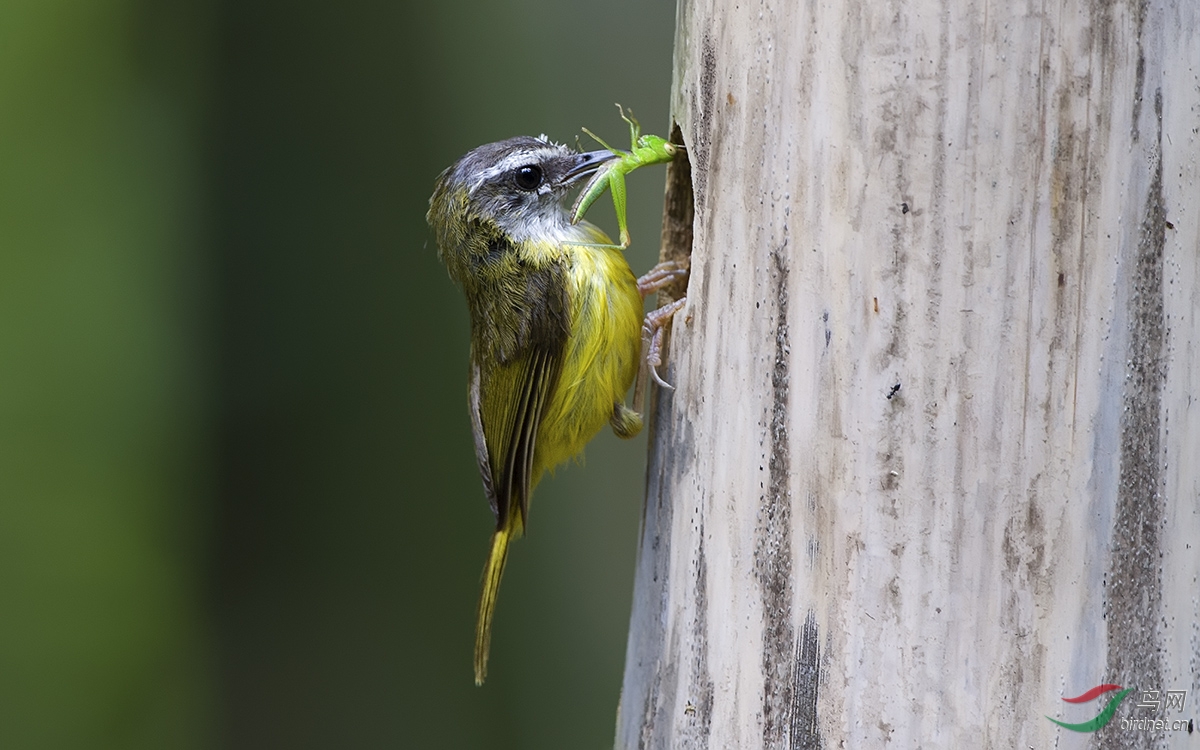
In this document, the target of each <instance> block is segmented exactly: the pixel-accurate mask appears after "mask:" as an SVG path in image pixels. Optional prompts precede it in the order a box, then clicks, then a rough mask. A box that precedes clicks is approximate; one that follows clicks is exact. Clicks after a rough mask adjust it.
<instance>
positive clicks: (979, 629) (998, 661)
mask: <svg viewBox="0 0 1200 750" xmlns="http://www.w3.org/2000/svg"><path fill="white" fill-rule="evenodd" d="M1198 8H1200V6H1198V5H1197V4H1196V3H1193V2H1185V1H1182V0H1181V1H1179V2H1174V3H1172V2H1153V1H1152V2H1143V3H1140V4H1139V3H1137V2H1128V3H1126V2H1114V3H1095V2H1082V1H1080V0H1068V1H1066V2H1062V3H1060V4H1051V6H1050V7H1046V6H1045V5H1044V4H1043V5H1042V6H1034V5H1028V4H1022V3H1013V4H1009V3H998V4H996V3H991V4H985V3H977V2H966V3H961V4H960V3H944V4H942V3H933V2H925V1H922V0H892V1H891V2H854V1H851V2H842V3H810V4H799V3H787V2H782V1H781V0H768V1H767V2H761V3H741V4H733V3H717V2H712V0H700V1H698V2H695V3H688V2H683V3H682V4H681V5H680V10H679V18H678V29H677V39H676V56H675V60H676V71H675V84H674V90H673V101H672V108H673V112H674V118H675V120H676V122H677V123H678V129H679V130H678V132H679V134H680V135H681V137H682V141H683V142H684V143H685V144H686V146H687V154H688V156H689V159H690V180H691V185H692V186H694V209H695V218H694V221H691V222H689V221H688V219H689V216H688V211H689V210H690V206H688V205H687V204H688V201H687V200H686V195H687V191H688V189H689V186H688V177H689V170H688V168H687V166H686V165H683V164H679V163H677V164H676V165H673V170H672V176H671V177H670V178H669V185H668V214H669V216H668V226H667V228H666V229H665V230H664V238H665V239H666V242H665V253H666V254H667V255H670V254H672V253H681V252H687V250H688V248H687V244H688V243H690V244H691V248H692V276H691V279H690V281H689V282H688V296H689V301H688V304H687V306H686V307H685V308H684V310H683V311H682V312H681V313H680V314H679V315H678V316H677V317H676V320H675V323H674V328H673V331H672V339H671V343H670V352H669V355H668V357H669V362H670V365H669V368H668V375H667V379H668V380H670V381H671V382H673V383H674V384H675V387H676V390H675V391H674V392H673V393H671V392H660V393H659V394H658V396H657V401H656V403H655V404H654V406H653V425H652V429H653V432H652V438H651V441H652V442H651V457H650V466H649V470H648V487H647V499H646V506H645V516H644V521H643V527H642V538H641V544H640V551H639V560H638V568H637V576H636V584H635V586H636V589H635V594H634V605H633V615H632V621H631V629H630V636H629V645H628V651H627V656H626V668H625V681H624V687H623V693H622V697H621V707H620V710H619V715H618V726H617V743H616V744H617V747H619V748H671V749H674V748H709V747H711V748H740V749H741V748H760V747H761V748H785V747H786V748H816V747H826V748H835V747H847V748H857V747H863V748H877V747H884V746H885V745H888V746H895V747H901V748H916V747H918V746H919V747H923V748H969V747H986V748H1004V749H1005V750H1009V749H1010V748H1025V747H1039V748H1041V747H1051V746H1055V743H1058V745H1057V746H1059V747H1083V746H1084V745H1086V744H1088V743H1091V742H1093V737H1095V738H1097V739H1098V741H1099V744H1100V746H1102V747H1159V746H1173V747H1183V746H1184V744H1185V743H1187V742H1188V741H1189V740H1192V741H1194V736H1189V734H1188V732H1187V730H1186V729H1183V730H1182V731H1170V730H1165V731H1151V730H1145V731H1137V730H1134V729H1129V728H1128V722H1127V721H1126V720H1128V719H1132V718H1141V717H1153V718H1162V719H1165V720H1167V721H1168V723H1170V721H1172V720H1177V719H1180V718H1183V719H1184V720H1186V719H1187V718H1188V717H1193V716H1195V715H1196V711H1195V706H1196V701H1197V700H1200V695H1196V691H1197V690H1198V689H1200V684H1198V682H1197V681H1198V680H1200V677H1197V676H1196V675H1198V674H1200V635H1197V633H1198V632H1200V599H1198V596H1200V586H1198V584H1197V580H1198V576H1200V557H1198V554H1197V550H1198V549H1200V502H1198V493H1200V460H1198V459H1200V403H1197V404H1196V405H1193V404H1192V402H1193V399H1194V398H1200V315H1198V311H1200V293H1198V290H1200V284H1198V281H1200V278H1198V275H1200V263H1198V256H1200V214H1198V213H1197V211H1198V207H1200V189H1198V188H1197V184H1198V180H1200V168H1198V166H1197V155H1198V154H1200V136H1198V134H1197V132H1198V131H1197V128H1200V77H1198V76H1200V10H1198ZM1101 683H1116V684H1119V685H1121V686H1123V687H1125V688H1132V689H1133V692H1131V693H1130V694H1129V695H1128V697H1127V698H1126V699H1125V700H1124V701H1123V703H1120V704H1118V710H1117V712H1116V714H1115V718H1114V719H1113V720H1112V721H1111V722H1110V723H1109V724H1108V726H1106V727H1105V728H1103V729H1101V730H1100V731H1099V732H1097V733H1095V734H1094V735H1093V734H1089V733H1079V732H1072V731H1068V730H1065V729H1062V728H1060V727H1059V726H1058V725H1057V724H1055V723H1053V722H1051V721H1050V720H1048V719H1047V718H1046V716H1051V717H1054V718H1056V719H1059V720H1061V721H1064V722H1069V723H1081V722H1085V721H1087V720H1089V719H1091V718H1092V717H1094V716H1096V715H1097V714H1098V713H1099V712H1100V711H1101V709H1102V708H1103V707H1104V705H1105V701H1106V700H1108V699H1111V698H1113V697H1114V696H1115V695H1116V693H1115V691H1114V692H1110V693H1106V694H1105V695H1104V696H1103V697H1101V698H1098V699H1096V700H1094V701H1092V702H1085V703H1082V704H1074V703H1066V702H1064V701H1063V698H1064V697H1067V698H1069V697H1074V696H1078V695H1080V694H1081V693H1084V692H1085V691H1087V690H1088V689H1089V688H1091V687H1093V686H1096V685H1099V684H1101ZM1146 690H1158V691H1160V700H1165V698H1166V691H1168V690H1171V691H1179V690H1185V691H1187V696H1186V709H1185V711H1184V712H1182V713H1180V712H1175V711H1171V710H1170V709H1168V708H1167V707H1166V706H1165V704H1163V705H1161V706H1160V708H1158V709H1155V708H1152V707H1150V708H1147V707H1142V708H1139V707H1137V706H1136V703H1138V702H1140V700H1141V698H1142V695H1141V692H1142V691H1146ZM1122 722H1125V725H1126V728H1124V729H1122V728H1121V724H1122ZM889 743H890V745H889Z"/></svg>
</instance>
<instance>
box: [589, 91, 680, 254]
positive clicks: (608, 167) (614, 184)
mask: <svg viewBox="0 0 1200 750" xmlns="http://www.w3.org/2000/svg"><path fill="white" fill-rule="evenodd" d="M617 109H618V110H619V111H620V113H621V119H622V120H624V121H625V122H627V123H629V141H630V150H629V151H621V150H620V149H616V148H613V147H612V146H610V145H608V144H607V143H605V142H604V141H602V140H600V137H599V136H597V135H596V134H595V133H593V132H592V131H590V130H588V129H587V128H584V129H583V132H585V133H587V134H588V135H590V136H591V137H592V138H593V139H594V140H595V141H596V142H597V143H599V144H600V145H601V146H603V147H604V148H606V149H608V150H609V151H611V152H612V153H613V159H612V161H608V162H605V163H604V164H603V165H602V166H601V167H600V169H598V170H597V171H596V173H595V174H594V175H592V179H591V180H589V181H588V184H587V185H585V186H584V188H583V191H582V192H580V193H579V197H578V198H577V199H575V205H574V206H572V207H571V223H572V224H578V223H579V220H580V219H582V218H583V215H584V214H585V213H587V210H588V209H589V208H591V206H592V204H593V203H595V202H596V199H597V198H599V197H600V196H601V195H603V194H604V188H606V187H607V188H608V189H609V190H610V191H611V192H612V199H613V208H614V209H616V212H617V226H618V227H619V228H620V231H621V244H620V245H618V247H620V248H621V249H622V250H624V249H625V248H627V247H629V228H628V226H627V225H626V221H625V175H627V174H629V173H630V172H632V171H633V170H635V169H637V168H638V167H645V166H649V165H651V164H663V163H666V162H669V161H671V160H672V159H674V158H675V152H676V151H678V150H679V149H681V148H683V147H682V146H679V145H676V144H674V143H671V142H670V141H668V140H667V139H665V138H660V137H659V136H657V135H641V132H642V128H641V126H640V125H638V121H637V120H635V119H634V118H633V111H632V110H631V111H630V112H629V115H628V116H626V114H625V110H624V109H623V108H622V107H621V105H620V104H618V105H617Z"/></svg>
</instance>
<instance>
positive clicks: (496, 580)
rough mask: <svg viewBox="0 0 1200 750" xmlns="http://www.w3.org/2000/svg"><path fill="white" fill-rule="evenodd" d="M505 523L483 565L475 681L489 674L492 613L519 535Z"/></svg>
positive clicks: (493, 537)
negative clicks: (510, 550)
mask: <svg viewBox="0 0 1200 750" xmlns="http://www.w3.org/2000/svg"><path fill="white" fill-rule="evenodd" d="M512 525H513V524H511V523H509V524H505V525H504V527H502V528H500V529H497V530H496V533H495V534H492V551H491V553H490V554H489V555H488V559H487V564H486V565H485V566H484V568H483V590H482V591H481V592H480V594H479V614H478V618H477V619H476V621H475V684H476V685H482V684H483V678H484V677H486V676H487V662H488V649H489V647H490V646H491V641H492V615H493V614H494V613H495V611H496V594H497V593H498V592H499V591H500V576H502V575H503V574H504V561H505V560H507V559H508V543H509V541H510V540H511V539H512V538H513V537H514V536H516V534H514V533H513V532H514V531H516V529H513V528H511V526H512Z"/></svg>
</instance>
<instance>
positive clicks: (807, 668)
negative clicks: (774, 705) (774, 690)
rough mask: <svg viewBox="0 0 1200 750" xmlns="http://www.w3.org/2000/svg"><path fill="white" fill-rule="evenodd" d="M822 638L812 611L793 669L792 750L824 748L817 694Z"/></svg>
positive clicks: (790, 741) (807, 619)
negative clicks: (818, 716)
mask: <svg viewBox="0 0 1200 750" xmlns="http://www.w3.org/2000/svg"><path fill="white" fill-rule="evenodd" d="M818 636H819V633H818V632H817V615H816V613H815V612H813V611H812V610H811V609H810V610H808V615H807V616H805V618H804V628H803V629H802V630H801V631H800V641H799V643H797V644H796V661H795V664H794V666H793V667H792V669H793V673H792V726H791V731H790V732H789V733H788V750H818V748H820V747H821V732H820V731H819V728H818V727H817V692H818V689H819V688H820V681H821V680H820V678H821V653H820V648H819V645H818V644H819V640H818Z"/></svg>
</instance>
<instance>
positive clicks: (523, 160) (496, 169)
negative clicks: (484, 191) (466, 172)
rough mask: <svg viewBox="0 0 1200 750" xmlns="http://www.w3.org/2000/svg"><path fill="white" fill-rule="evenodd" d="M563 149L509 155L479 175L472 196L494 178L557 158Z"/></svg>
mask: <svg viewBox="0 0 1200 750" xmlns="http://www.w3.org/2000/svg"><path fill="white" fill-rule="evenodd" d="M561 148H562V147H561V146H558V147H547V148H539V149H533V150H521V151H516V152H513V153H511V154H509V155H508V156H506V157H504V158H503V159H501V160H500V161H499V162H497V163H496V165H495V166H493V167H490V168H488V169H485V170H484V171H483V172H481V173H480V174H479V177H478V178H477V179H476V180H475V182H474V183H473V184H472V185H471V192H470V194H474V193H475V191H476V190H477V189H479V186H480V185H482V184H483V183H485V182H487V181H488V180H490V179H492V178H493V177H497V176H499V175H502V174H504V173H505V172H509V171H511V170H514V169H516V168H517V167H521V166H524V165H526V164H537V163H539V162H541V161H544V160H545V158H546V157H549V156H557V155H558V153H559V151H560V150H561Z"/></svg>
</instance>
